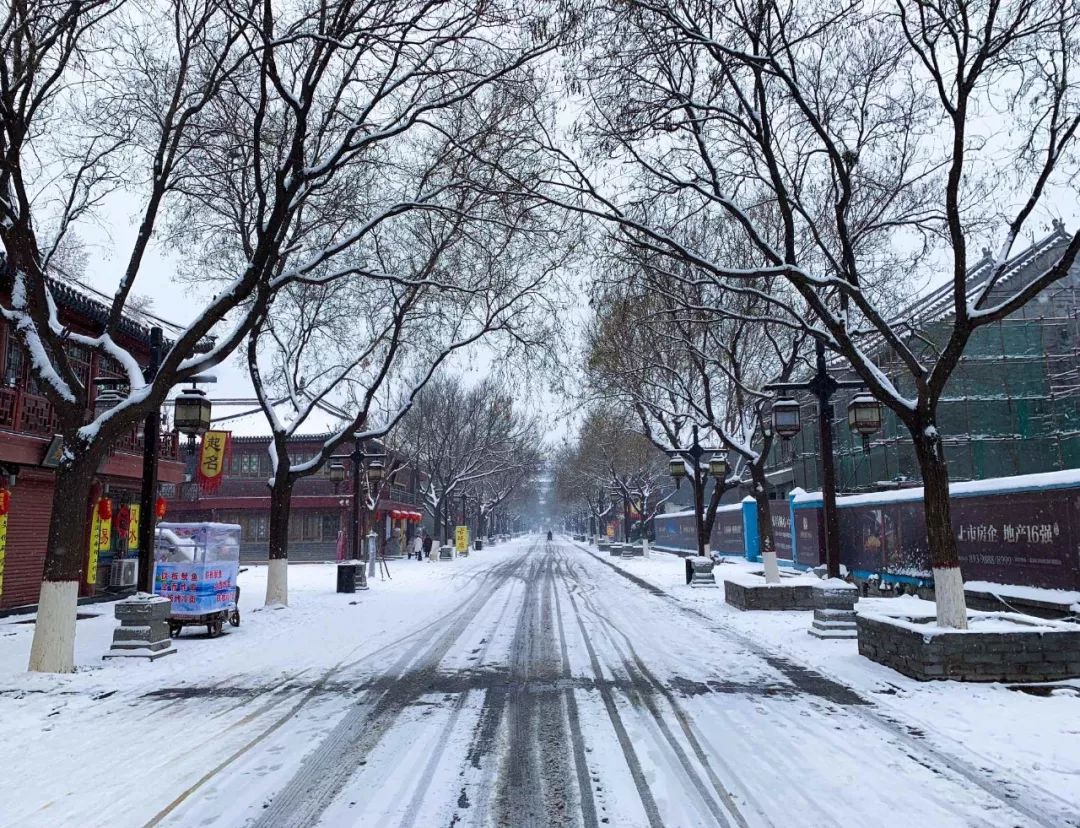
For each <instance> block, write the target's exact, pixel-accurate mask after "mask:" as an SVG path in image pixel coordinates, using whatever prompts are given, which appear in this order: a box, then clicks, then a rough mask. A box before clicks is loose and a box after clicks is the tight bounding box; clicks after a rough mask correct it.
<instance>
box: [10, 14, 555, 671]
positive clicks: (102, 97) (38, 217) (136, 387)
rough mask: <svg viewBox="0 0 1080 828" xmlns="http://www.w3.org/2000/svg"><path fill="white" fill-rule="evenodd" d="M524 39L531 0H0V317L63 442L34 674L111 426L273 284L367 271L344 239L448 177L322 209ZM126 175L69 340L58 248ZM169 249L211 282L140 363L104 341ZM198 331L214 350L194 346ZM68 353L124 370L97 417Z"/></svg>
mask: <svg viewBox="0 0 1080 828" xmlns="http://www.w3.org/2000/svg"><path fill="white" fill-rule="evenodd" d="M538 33H539V30H538V28H537V27H536V26H534V25H533V20H532V10H530V9H526V10H524V12H522V10H521V9H520V7H519V6H517V5H515V7H514V13H513V14H510V13H508V7H507V8H504V7H503V4H501V3H500V2H494V3H486V4H482V5H480V6H477V5H474V4H470V3H464V2H453V3H451V4H450V6H447V5H446V4H438V5H430V4H428V5H425V4H416V3H411V2H407V0H401V1H400V2H398V1H397V0H392V1H391V2H387V3H381V4H377V5H371V4H363V3H356V2H352V0H338V2H331V0H320V1H319V2H315V3H310V4H302V5H299V6H290V7H288V8H287V9H279V8H278V7H277V6H276V4H270V3H265V4H262V5H259V6H250V5H237V4H234V3H232V2H228V0H225V1H224V2H218V0H205V1H204V0H180V2H176V3H168V4H159V3H157V2H154V1H153V0H148V2H146V3H135V2H123V0H87V1H86V2H76V3H50V2H45V3H31V4H26V3H16V4H13V5H11V6H10V7H9V8H8V9H7V11H6V13H5V14H4V16H3V18H2V22H0V241H2V243H3V247H4V251H5V253H6V256H7V260H8V262H9V264H10V266H11V269H12V272H13V274H14V276H13V284H12V286H11V291H10V297H11V298H10V301H9V302H8V304H7V306H6V307H3V308H2V309H0V311H2V313H3V315H4V317H5V318H6V319H7V321H8V322H9V323H10V324H11V325H12V328H13V330H14V332H15V335H16V337H17V339H18V341H19V343H20V344H21V346H22V347H23V348H24V349H25V350H26V352H27V353H28V355H29V362H30V366H31V371H32V373H33V376H34V378H35V380H36V381H37V382H38V383H39V385H40V386H41V387H42V388H43V389H44V393H45V395H46V396H47V397H48V399H49V402H50V403H51V405H52V406H53V409H54V412H55V414H56V416H57V418H58V421H59V424H60V425H59V430H60V432H61V434H62V436H63V439H64V453H63V457H62V460H61V463H60V467H59V468H58V470H57V477H56V489H55V496H54V507H53V511H52V519H51V523H50V528H49V539H48V551H47V555H46V560H45V566H44V572H43V584H42V591H41V597H40V599H39V613H38V618H37V624H36V627H35V634H34V642H33V646H32V650H31V657H30V668H31V669H32V670H46V671H61V672H63V671H70V670H71V669H72V667H73V652H74V646H73V642H74V630H75V596H76V592H77V585H78V580H79V573H80V568H81V559H82V555H81V551H82V550H81V546H82V543H81V538H82V531H81V527H82V510H83V504H85V502H86V498H87V496H88V493H89V489H90V484H91V479H92V477H93V475H94V473H95V471H96V469H97V468H98V465H99V463H100V461H101V459H102V457H103V456H104V454H105V452H106V451H107V450H108V447H109V446H110V445H111V444H112V442H113V441H114V439H115V438H116V437H117V436H118V435H120V434H122V433H125V432H127V431H129V430H131V429H132V428H134V427H135V426H136V424H137V423H138V422H140V421H141V420H142V419H143V418H144V417H145V416H146V415H147V414H148V413H150V412H152V411H155V410H156V409H157V408H158V407H160V405H161V404H162V402H163V401H164V399H165V397H166V395H167V393H168V391H169V389H170V388H171V387H172V386H173V385H175V384H177V383H178V382H182V381H185V380H187V379H189V378H190V377H192V376H194V375H195V374H197V373H199V372H200V371H203V370H205V369H207V368H209V367H211V366H213V365H216V364H218V363H219V362H221V361H222V360H223V359H225V358H226V357H227V355H228V354H229V353H230V352H231V351H232V350H233V349H234V348H236V347H237V346H238V345H239V344H240V343H241V342H242V341H243V340H244V338H245V337H246V336H248V334H249V333H250V332H251V330H252V328H253V326H254V325H255V323H256V321H257V320H259V319H260V317H261V316H262V315H263V314H264V312H265V311H266V308H267V306H268V304H269V303H270V301H271V300H272V298H273V297H274V295H275V294H276V293H277V292H278V291H280V290H281V289H282V288H284V287H286V286H288V285H293V284H297V283H302V282H303V283H312V282H320V283H328V282H331V281H338V280H344V279H349V278H351V277H353V276H355V275H356V274H357V273H359V272H366V271H367V270H368V269H369V265H368V263H367V262H368V261H369V260H368V259H366V258H365V256H363V255H361V254H359V253H357V251H358V250H360V249H361V248H363V247H364V245H365V243H366V242H367V241H368V240H369V239H370V238H371V234H372V232H373V231H374V230H376V229H378V228H379V227H381V226H383V225H384V224H386V223H387V222H389V221H391V220H392V219H393V218H394V217H396V216H398V215H400V214H401V213H402V212H404V211H407V210H411V209H414V208H417V207H426V206H430V205H434V204H436V203H438V202H439V201H440V199H441V198H443V196H444V194H445V193H447V192H449V191H452V190H453V183H454V182H451V181H448V180H444V181H442V182H439V183H437V184H433V185H432V186H430V187H423V188H421V189H419V190H418V191H417V192H416V193H414V194H410V195H409V197H408V198H406V199H405V200H404V201H394V200H392V199H388V198H386V197H385V195H384V194H383V195H382V197H372V198H370V199H368V200H367V208H366V209H359V210H356V211H353V212H351V213H349V214H348V215H345V216H342V217H341V220H340V221H339V222H336V223H335V222H327V221H325V220H324V219H325V217H326V216H327V215H329V214H330V213H332V208H333V205H334V204H335V200H336V199H339V198H340V197H341V194H342V193H343V192H346V191H348V190H349V188H350V187H354V186H356V185H357V182H362V181H364V180H366V179H367V178H370V171H371V169H372V168H375V169H381V170H382V172H383V174H385V175H387V176H394V175H396V174H397V172H398V169H399V167H400V166H402V165H405V164H407V161H408V158H409V157H410V155H409V152H408V151H407V147H408V145H409V144H410V142H411V141H413V140H417V139H416V138H415V136H419V135H423V134H425V133H431V134H438V135H443V134H450V135H453V134H454V130H455V128H456V126H457V124H458V122H457V121H456V120H455V117H454V112H455V111H456V110H457V109H459V108H461V107H463V106H465V105H466V103H467V102H468V101H469V100H470V99H471V98H472V97H473V96H475V95H478V94H481V93H483V92H484V90H485V89H486V88H487V87H488V86H489V85H491V84H492V83H494V82H496V81H500V82H501V81H503V80H505V79H509V78H510V77H511V76H513V75H515V73H518V72H519V71H520V70H521V67H523V66H524V65H525V64H526V63H527V62H528V61H530V60H532V59H533V58H535V57H536V56H537V55H539V54H543V53H545V52H546V51H548V50H549V49H550V48H551V46H552V41H551V40H550V39H543V38H537V37H536V35H537V34H538ZM523 88H524V87H523ZM121 188H122V189H124V190H125V191H126V192H127V193H128V194H129V196H131V197H133V198H135V199H136V200H137V201H138V203H139V205H140V206H139V211H138V217H137V224H138V233H137V235H136V238H135V241H134V242H133V243H132V246H131V249H130V250H129V251H128V252H127V255H126V256H125V257H124V258H123V267H122V269H121V272H119V273H118V274H117V278H116V289H115V293H114V297H113V301H112V304H111V307H110V309H109V316H108V320H107V321H106V323H105V324H104V325H103V327H102V330H101V332H100V333H99V334H97V335H93V336H87V335H82V334H76V333H73V332H71V331H69V330H67V329H65V328H64V327H63V326H62V325H61V324H60V323H59V322H58V320H57V315H56V310H55V303H54V302H53V299H52V295H51V289H50V281H49V280H50V266H51V261H52V259H53V256H54V251H56V250H58V249H60V245H61V243H62V241H63V240H64V239H65V238H66V237H67V235H68V234H69V233H70V232H72V231H73V230H74V229H75V228H76V225H77V224H78V223H79V222H82V221H87V220H89V219H90V218H91V217H92V216H93V215H94V214H95V212H97V211H98V210H99V208H100V207H101V204H102V201H103V199H104V198H105V196H107V195H108V194H109V193H110V192H113V191H115V190H117V189H121ZM391 192H394V190H391ZM350 203H351V204H356V200H355V199H352V200H350ZM444 206H445V205H444ZM309 228H317V229H316V230H315V231H313V232H305V231H306V230H307V229H309ZM167 242H172V243H174V244H176V245H178V246H180V247H182V248H183V249H184V251H185V255H186V258H187V259H188V261H189V262H190V263H191V266H192V268H193V269H196V268H202V269H204V270H205V272H206V273H207V274H209V275H212V276H213V277H215V278H216V279H217V280H218V282H217V284H215V285H214V288H213V293H212V295H210V293H209V291H206V290H203V291H200V299H199V300H198V303H197V304H198V306H199V307H198V311H197V313H195V315H194V318H193V321H192V322H191V323H190V324H189V325H188V326H187V327H186V328H184V329H183V330H182V332H180V333H179V334H178V335H177V336H176V337H175V339H174V341H172V342H169V343H167V347H166V349H165V354H164V356H163V358H162V360H161V364H160V367H159V369H158V371H157V372H156V374H155V375H154V376H144V373H143V370H142V368H141V366H140V365H139V364H138V362H137V360H136V359H135V357H134V356H133V355H132V354H131V353H130V352H129V351H127V350H125V349H124V348H122V347H121V346H119V345H118V344H117V342H116V339H115V338H114V335H115V333H116V331H117V328H118V327H119V326H120V325H121V323H122V321H123V319H124V315H125V311H126V310H127V308H128V306H129V301H130V299H131V297H132V295H133V291H134V290H135V289H136V288H137V287H138V285H139V284H141V283H142V281H145V280H146V278H147V276H146V272H147V268H145V267H144V261H145V260H146V254H147V252H148V251H149V250H150V249H151V248H152V246H154V245H156V244H162V243H167ZM353 254H356V255H353ZM140 280H142V281H140ZM210 336H213V337H216V342H215V344H214V345H213V347H210V348H209V349H205V348H204V347H202V346H204V345H205V343H206V342H207V338H208V337H210ZM68 345H77V346H80V347H82V348H86V349H89V350H90V351H92V352H94V353H97V354H100V355H103V356H108V357H110V358H112V359H115V360H117V361H118V362H119V363H120V364H121V365H122V367H123V370H124V372H125V374H126V377H127V380H128V384H129V391H128V393H127V395H126V397H125V398H124V399H123V400H122V401H121V402H120V403H119V404H118V405H116V406H115V407H114V408H113V409H112V410H110V411H109V412H107V413H103V414H101V415H99V416H97V417H96V418H90V417H88V415H87V412H88V411H89V410H91V403H92V395H91V389H90V387H89V386H88V385H87V383H86V382H85V381H84V380H83V379H82V378H80V376H79V375H78V372H77V371H76V370H75V367H74V365H73V363H72V361H71V359H70V358H69V357H68V354H67V351H66V346H68Z"/></svg>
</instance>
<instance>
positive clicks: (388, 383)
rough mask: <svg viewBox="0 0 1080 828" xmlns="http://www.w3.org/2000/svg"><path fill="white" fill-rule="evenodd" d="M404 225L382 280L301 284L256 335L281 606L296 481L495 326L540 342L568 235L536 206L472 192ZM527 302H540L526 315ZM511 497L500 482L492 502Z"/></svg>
mask: <svg viewBox="0 0 1080 828" xmlns="http://www.w3.org/2000/svg"><path fill="white" fill-rule="evenodd" d="M440 160H442V159H440ZM429 174H430V171H429ZM397 223H398V224H400V225H401V227H398V228H392V229H386V228H384V230H383V232H380V233H378V234H377V237H378V238H377V245H376V251H375V255H377V256H378V258H379V261H380V275H379V276H378V277H374V276H373V277H365V278H363V279H361V280H359V281H357V280H353V281H350V282H347V283H337V282H334V283H330V284H313V285H309V284H298V285H294V286H291V287H290V288H289V289H288V290H286V291H282V292H281V293H280V294H279V295H278V296H277V297H276V299H275V302H274V304H273V305H272V306H271V308H270V309H269V311H268V313H267V314H265V315H264V316H263V317H262V318H261V319H260V320H259V322H258V323H257V324H256V326H255V328H254V329H253V331H252V334H251V335H250V337H249V340H248V348H247V362H248V371H249V375H250V376H251V378H252V382H253V385H254V386H255V389H256V395H257V397H258V399H259V401H260V405H261V408H262V410H263V413H264V415H265V416H266V418H267V421H268V424H269V426H270V432H271V436H272V441H271V445H270V453H271V461H272V462H271V468H272V470H273V475H272V477H271V479H270V481H269V484H270V490H271V502H272V504H273V509H272V510H271V518H270V539H269V540H270V544H269V559H270V577H269V578H268V580H267V593H266V601H267V603H268V604H285V603H287V601H288V582H287V572H288V569H287V560H288V538H289V533H288V525H289V520H290V512H289V504H290V502H291V494H292V490H293V487H294V486H295V484H296V482H297V481H298V480H300V479H302V478H304V477H307V476H310V475H312V474H315V473H317V472H318V471H319V470H320V469H321V468H322V467H323V465H324V464H325V463H326V461H327V460H328V459H329V458H330V457H331V456H332V455H333V454H334V453H335V452H337V451H339V450H341V448H342V446H343V445H345V444H346V443H347V442H348V441H349V440H350V439H352V438H353V437H354V436H355V435H360V436H361V439H372V438H382V437H384V436H385V435H387V434H389V433H390V432H391V431H392V430H393V429H394V428H395V426H396V425H397V424H398V422H400V420H401V418H402V417H404V416H405V415H406V413H407V412H408V411H409V409H410V408H411V407H412V405H413V402H414V400H415V398H416V395H417V394H418V393H419V392H420V391H421V389H422V388H423V387H424V385H425V384H426V383H427V381H428V380H429V379H430V378H431V376H432V375H433V374H434V372H435V371H436V370H437V369H438V367H439V366H440V365H442V363H443V362H444V361H445V360H446V359H447V358H449V357H450V356H451V355H452V354H454V353H455V352H457V351H460V350H462V349H466V348H469V347H470V346H473V345H475V344H476V343H478V342H480V341H481V340H483V339H485V338H487V337H490V336H491V335H493V334H494V335H498V336H501V337H502V338H503V339H506V338H509V337H513V336H516V337H519V338H523V337H528V336H531V335H532V334H533V333H534V332H533V331H531V330H530V328H531V327H532V322H533V321H534V319H535V316H536V313H535V311H536V308H538V307H542V306H543V305H544V304H545V300H544V296H543V293H544V291H545V288H546V287H547V286H548V283H549V280H550V277H551V275H552V273H553V270H554V268H555V265H554V264H553V261H552V252H554V255H555V257H556V258H557V257H558V254H557V251H558V250H559V242H558V238H557V237H556V233H555V228H552V227H550V226H548V225H546V224H545V222H544V221H543V220H542V219H541V218H539V217H538V216H537V215H536V211H535V210H534V209H532V206H531V205H530V204H529V203H528V202H527V201H522V200H519V201H518V202H517V203H516V204H515V202H514V201H513V200H512V199H510V198H509V197H508V195H507V194H506V193H499V194H490V193H488V192H486V191H484V190H479V191H475V190H473V189H472V188H471V187H470V188H465V189H463V190H462V191H461V192H460V193H459V196H458V203H457V205H456V206H455V209H453V210H449V211H433V210H422V211H413V212H412V213H411V214H409V215H403V216H402V217H401V218H399V220H398V222H397ZM511 246H513V247H515V248H517V249H525V248H528V249H537V250H539V249H546V250H547V251H549V253H548V254H547V255H541V254H537V255H533V256H532V257H531V260H530V261H531V266H522V265H520V263H518V262H517V261H516V259H514V258H513V257H510V256H506V255H505V253H506V251H507V250H509V249H510V247H511ZM495 251H501V252H502V253H503V254H504V255H503V256H501V257H494V256H493V254H494V252H495ZM451 263H452V266H450V264H451ZM511 263H513V264H512V266H509V267H508V265H511ZM525 305H532V306H533V307H531V308H530V309H529V311H528V312H523V306H525ZM264 365H265V366H266V370H264V367H263V366H264ZM327 401H333V402H334V405H335V408H336V409H337V410H339V411H341V412H342V413H343V414H344V413H345V412H348V413H347V414H345V416H344V417H343V419H342V421H341V423H340V424H339V425H338V426H337V427H335V428H334V429H333V430H332V431H331V433H330V434H329V436H328V437H327V439H326V440H324V442H323V445H322V446H321V447H320V449H319V451H318V452H317V453H316V454H315V455H314V456H310V457H305V458H304V459H303V460H302V461H300V462H296V463H294V462H292V461H291V460H290V457H289V453H288V452H289V440H290V438H291V437H292V435H293V434H295V433H296V431H297V429H298V428H300V427H301V426H302V425H303V423H304V422H305V421H307V420H308V418H309V417H310V415H311V414H312V413H313V412H315V411H316V410H318V409H319V407H320V406H324V405H325V403H326V402H327ZM283 402H284V403H285V405H284V406H282V403H283ZM282 411H284V412H285V414H284V416H282V413H281V412H282ZM522 459H524V456H523V457H522ZM500 482H501V484H502V485H504V486H505V485H509V486H510V488H512V487H513V485H514V484H513V483H512V482H508V481H507V480H505V479H504V480H501V481H500ZM508 493H509V490H502V489H501V488H499V487H495V488H492V489H491V491H490V493H489V494H490V500H491V501H492V505H494V504H497V503H498V502H501V500H502V499H503V498H505V496H506V495H507V494H508Z"/></svg>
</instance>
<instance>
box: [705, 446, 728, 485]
mask: <svg viewBox="0 0 1080 828" xmlns="http://www.w3.org/2000/svg"><path fill="white" fill-rule="evenodd" d="M730 470H731V467H730V466H729V465H728V460H727V455H726V454H721V453H720V452H717V453H716V454H714V455H713V456H712V457H710V458H709V474H711V475H712V476H713V477H714V478H715V479H717V480H727V476H728V472H729V471H730Z"/></svg>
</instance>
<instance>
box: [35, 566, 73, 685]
mask: <svg viewBox="0 0 1080 828" xmlns="http://www.w3.org/2000/svg"><path fill="white" fill-rule="evenodd" d="M78 599H79V582H78V581H42V582H41V592H40V593H39V594H38V611H37V621H36V622H35V624H34V641H33V643H32V644H31V645H30V667H29V669H30V670H31V671H33V672H38V673H70V672H73V671H74V670H75V613H76V610H77V609H78Z"/></svg>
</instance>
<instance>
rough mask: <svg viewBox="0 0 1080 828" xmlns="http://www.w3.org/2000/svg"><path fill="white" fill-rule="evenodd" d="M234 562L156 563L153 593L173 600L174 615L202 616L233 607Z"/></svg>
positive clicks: (236, 565)
mask: <svg viewBox="0 0 1080 828" xmlns="http://www.w3.org/2000/svg"><path fill="white" fill-rule="evenodd" d="M239 566H240V565H239V563H238V562H236V561H207V562H206V563H192V562H190V561H183V562H176V563H173V562H158V563H156V564H155V565H154V593H155V594H156V595H161V596H162V597H164V598H168V599H169V600H170V601H172V614H173V615H204V614H206V613H209V612H219V611H221V610H229V609H232V608H233V607H234V606H235V600H236V574H237V570H238V569H239Z"/></svg>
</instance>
